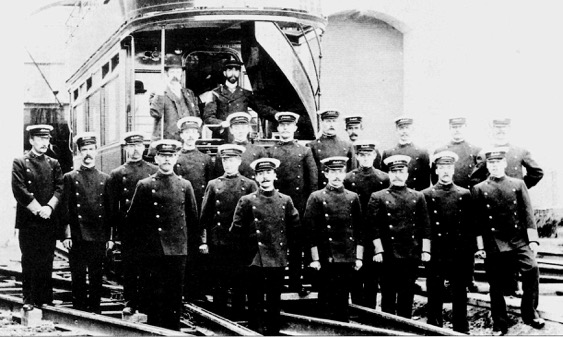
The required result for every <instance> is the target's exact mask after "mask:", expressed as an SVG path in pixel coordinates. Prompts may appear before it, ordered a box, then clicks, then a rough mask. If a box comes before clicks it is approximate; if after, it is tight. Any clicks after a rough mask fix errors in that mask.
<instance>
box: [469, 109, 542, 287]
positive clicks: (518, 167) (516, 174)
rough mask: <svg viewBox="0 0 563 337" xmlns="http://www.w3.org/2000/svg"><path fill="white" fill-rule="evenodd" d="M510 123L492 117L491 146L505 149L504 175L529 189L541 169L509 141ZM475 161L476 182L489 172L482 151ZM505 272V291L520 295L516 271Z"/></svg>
mask: <svg viewBox="0 0 563 337" xmlns="http://www.w3.org/2000/svg"><path fill="white" fill-rule="evenodd" d="M511 123H512V120H511V119H510V118H505V117H500V118H494V119H493V120H492V121H491V134H492V138H493V147H504V148H505V149H506V164H507V165H506V175H507V176H509V177H512V178H517V179H521V180H523V181H524V183H525V184H526V187H527V188H528V189H530V188H532V187H534V186H536V184H537V183H538V182H539V181H540V180H541V179H542V178H543V170H542V168H541V167H540V166H539V165H538V163H536V161H535V160H534V159H532V155H531V154H530V152H529V151H528V150H526V149H524V148H522V147H519V146H516V145H513V144H511V143H510V131H511V130H510V127H511ZM477 162H478V164H477V166H478V167H477V169H476V170H475V171H474V172H473V175H472V179H473V180H474V181H476V182H481V181H483V180H485V179H486V178H487V175H488V174H489V173H488V170H487V168H486V161H485V153H484V151H481V152H480V153H479V158H478V159H477ZM524 173H525V174H524ZM507 267H509V266H507ZM505 274H506V275H507V282H506V287H505V293H506V294H507V295H512V296H517V297H521V296H522V293H523V292H522V289H521V288H520V285H519V283H518V273H517V272H515V271H511V270H507V271H506V272H505Z"/></svg>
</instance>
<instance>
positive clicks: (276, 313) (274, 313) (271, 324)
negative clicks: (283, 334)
mask: <svg viewBox="0 0 563 337" xmlns="http://www.w3.org/2000/svg"><path fill="white" fill-rule="evenodd" d="M284 269H285V268H283V267H279V268H262V267H256V266H252V267H249V270H248V309H249V315H248V325H249V327H250V329H252V330H254V331H256V332H259V333H261V334H264V335H271V336H272V335H273V336H277V335H279V332H280V312H281V291H282V287H283V280H284ZM264 297H266V298H265V299H264ZM264 311H265V312H264Z"/></svg>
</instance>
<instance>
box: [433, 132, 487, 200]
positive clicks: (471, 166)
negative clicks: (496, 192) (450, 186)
mask: <svg viewBox="0 0 563 337" xmlns="http://www.w3.org/2000/svg"><path fill="white" fill-rule="evenodd" d="M446 150H447V151H452V152H454V153H455V154H457V155H458V157H459V159H458V160H457V161H456V162H455V173H454V178H453V181H454V184H456V185H457V186H460V187H463V188H467V189H470V188H471V187H473V185H475V184H477V183H480V182H481V181H476V180H474V179H472V177H471V176H472V174H473V171H475V170H476V168H477V167H476V166H477V158H478V156H479V152H480V151H481V148H480V147H477V146H475V145H472V144H469V143H468V142H466V141H462V142H459V143H454V142H449V143H448V144H447V145H445V146H443V147H440V148H437V149H436V151H434V154H436V153H438V152H441V151H446ZM431 171H432V183H433V184H436V182H438V176H437V175H436V165H434V164H432V170H431Z"/></svg>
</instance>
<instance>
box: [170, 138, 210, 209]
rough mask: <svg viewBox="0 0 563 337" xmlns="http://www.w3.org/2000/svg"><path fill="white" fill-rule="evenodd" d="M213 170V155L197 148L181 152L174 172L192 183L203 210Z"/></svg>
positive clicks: (199, 206)
mask: <svg viewBox="0 0 563 337" xmlns="http://www.w3.org/2000/svg"><path fill="white" fill-rule="evenodd" d="M213 171H214V165H213V162H212V161H211V157H210V156H208V155H207V154H205V153H202V152H201V151H199V150H198V149H197V148H196V149H193V150H182V152H180V155H179V156H178V161H177V162H176V166H175V167H174V172H176V174H177V175H179V176H180V177H182V178H184V179H186V180H188V181H189V182H191V183H192V187H193V189H194V193H195V199H196V201H197V205H198V209H199V210H201V203H202V202H203V194H204V193H205V186H207V182H208V181H209V180H211V179H212V178H213Z"/></svg>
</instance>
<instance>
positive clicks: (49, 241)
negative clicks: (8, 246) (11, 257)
mask: <svg viewBox="0 0 563 337" xmlns="http://www.w3.org/2000/svg"><path fill="white" fill-rule="evenodd" d="M18 239H19V244H20V250H21V253H22V290H23V301H24V304H33V305H41V304H45V303H52V302H53V282H52V276H53V275H52V274H53V258H54V256H55V243H56V236H55V232H54V230H53V228H52V227H51V226H45V227H33V228H20V229H19V233H18Z"/></svg>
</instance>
